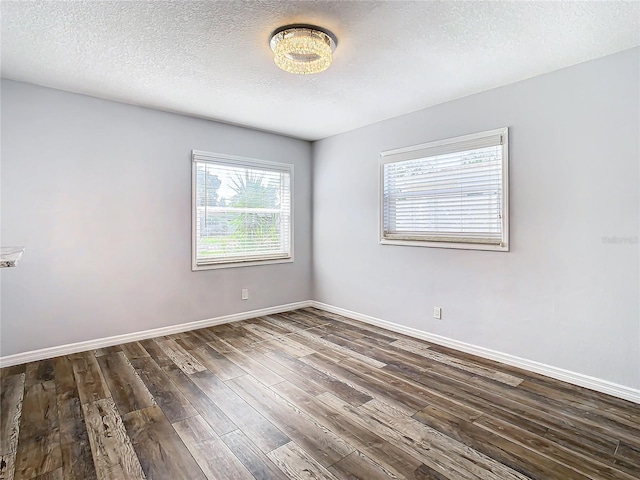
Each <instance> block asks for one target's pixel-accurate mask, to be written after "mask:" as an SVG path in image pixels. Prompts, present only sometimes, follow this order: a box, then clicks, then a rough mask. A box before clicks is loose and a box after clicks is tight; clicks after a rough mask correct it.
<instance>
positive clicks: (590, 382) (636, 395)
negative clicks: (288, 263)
mask: <svg viewBox="0 0 640 480" xmlns="http://www.w3.org/2000/svg"><path fill="white" fill-rule="evenodd" d="M311 306H312V307H314V308H319V309H320V310H325V311H327V312H331V313H336V314H338V315H342V316H344V317H348V318H352V319H354V320H359V321H361V322H364V323H368V324H371V325H375V326H377V327H381V328H384V329H387V330H391V331H393V332H398V333H402V334H404V335H409V336H410V337H414V338H418V339H420V340H425V341H427V342H432V343H436V344H438V345H442V346H445V347H449V348H453V349H454V350H459V351H461V352H465V353H470V354H472V355H477V356H479V357H483V358H487V359H489V360H495V361H497V362H502V363H506V364H507V365H511V366H513V367H518V368H522V369H523V370H528V371H530V372H534V373H539V374H540V375H545V376H547V377H551V378H555V379H556V380H561V381H563V382H567V383H571V384H573V385H578V386H580V387H585V388H589V389H591V390H595V391H598V392H601V393H606V394H607V395H611V396H614V397H618V398H622V399H624V400H629V401H630V402H634V403H638V404H640V389H635V388H631V387H627V386H624V385H619V384H617V383H613V382H609V381H607V380H602V379H599V378H595V377H591V376H589V375H584V374H582V373H576V372H571V371H569V370H565V369H562V368H558V367H554V366H551V365H546V364H544V363H540V362H536V361H533V360H527V359H526V358H521V357H516V356H514V355H510V354H508V353H502V352H498V351H496V350H491V349H488V348H484V347H479V346H476V345H472V344H470V343H465V342H461V341H459V340H454V339H452V338H448V337H443V336H441V335H436V334H434V333H429V332H424V331H422V330H417V329H415V328H411V327H405V326H404V325H399V324H397V323H393V322H389V321H387V320H381V319H379V318H376V317H371V316H369V315H364V314H362V313H357V312H353V311H351V310H346V309H344V308H340V307H334V306H333V305H328V304H326V303H322V302H317V301H315V300H313V301H311Z"/></svg>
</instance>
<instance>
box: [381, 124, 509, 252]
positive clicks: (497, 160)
mask: <svg viewBox="0 0 640 480" xmlns="http://www.w3.org/2000/svg"><path fill="white" fill-rule="evenodd" d="M380 168H381V175H380V177H381V192H382V194H381V221H380V243H382V244H392V245H413V246H428V247H445V248H466V249H476V250H502V251H508V250H509V211H508V184H509V176H508V129H507V128H502V129H498V130H491V131H488V132H482V133H477V134H473V135H466V136H463V137H457V138H451V139H448V140H441V141H438V142H432V143H425V144H422V145H416V146H413V147H407V148H401V149H398V150H391V151H387V152H382V153H381V154H380Z"/></svg>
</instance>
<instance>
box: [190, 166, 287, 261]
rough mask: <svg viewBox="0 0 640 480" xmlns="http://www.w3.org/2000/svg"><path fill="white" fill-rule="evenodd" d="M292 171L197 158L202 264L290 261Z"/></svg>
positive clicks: (197, 226) (197, 229)
mask: <svg viewBox="0 0 640 480" xmlns="http://www.w3.org/2000/svg"><path fill="white" fill-rule="evenodd" d="M288 167H289V166H287V165H281V166H277V165H273V166H272V165H271V164H261V163H260V162H251V161H247V162H244V161H238V160H228V159H224V158H223V159H219V160H217V159H211V158H206V159H205V160H200V159H199V157H198V156H197V155H195V154H194V169H195V170H194V175H195V182H194V185H195V187H194V188H195V199H194V201H195V206H194V209H195V211H194V217H195V247H196V263H197V264H198V265H207V264H217V263H236V262H250V261H258V260H271V259H280V258H290V257H291V170H290V168H288Z"/></svg>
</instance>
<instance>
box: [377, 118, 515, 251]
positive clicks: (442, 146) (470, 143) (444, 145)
mask: <svg viewBox="0 0 640 480" xmlns="http://www.w3.org/2000/svg"><path fill="white" fill-rule="evenodd" d="M492 145H494V146H498V145H501V146H502V239H501V241H500V243H498V244H495V245H494V244H491V243H484V242H482V241H476V242H472V241H469V240H463V241H455V239H445V238H440V239H435V238H431V239H430V238H428V236H418V235H416V237H415V238H411V235H409V236H406V235H402V234H398V235H397V237H398V238H392V237H391V236H385V232H384V167H385V165H387V164H389V163H395V162H401V161H406V160H413V159H419V158H422V157H430V156H436V155H441V154H443V153H451V152H460V151H464V150H472V149H475V148H481V147H483V146H492ZM378 163H379V165H378V200H379V202H378V203H379V206H378V209H379V211H378V239H379V243H380V245H400V246H408V247H434V248H456V249H463V250H488V251H496V252H508V251H509V249H510V246H509V127H502V128H496V129H494V130H488V131H486V132H478V133H472V134H470V135H463V136H460V137H454V138H446V139H444V140H437V141H434V142H428V143H421V144H419V145H412V146H409V147H403V148H396V149H394V150H386V151H384V152H380V158H379V162H378Z"/></svg>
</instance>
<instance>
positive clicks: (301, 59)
mask: <svg viewBox="0 0 640 480" xmlns="http://www.w3.org/2000/svg"><path fill="white" fill-rule="evenodd" d="M270 45H271V50H273V52H274V61H275V63H276V65H277V66H278V67H280V68H281V69H282V70H284V71H285V72H289V73H296V74H311V73H319V72H322V71H323V70H326V69H327V68H329V65H331V60H332V53H333V51H334V50H335V48H336V39H335V37H334V36H333V34H331V33H330V32H327V31H326V30H320V29H319V28H318V27H313V26H310V25H289V26H286V27H282V28H279V29H278V30H276V31H275V32H274V33H273V35H272V36H271V41H270Z"/></svg>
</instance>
